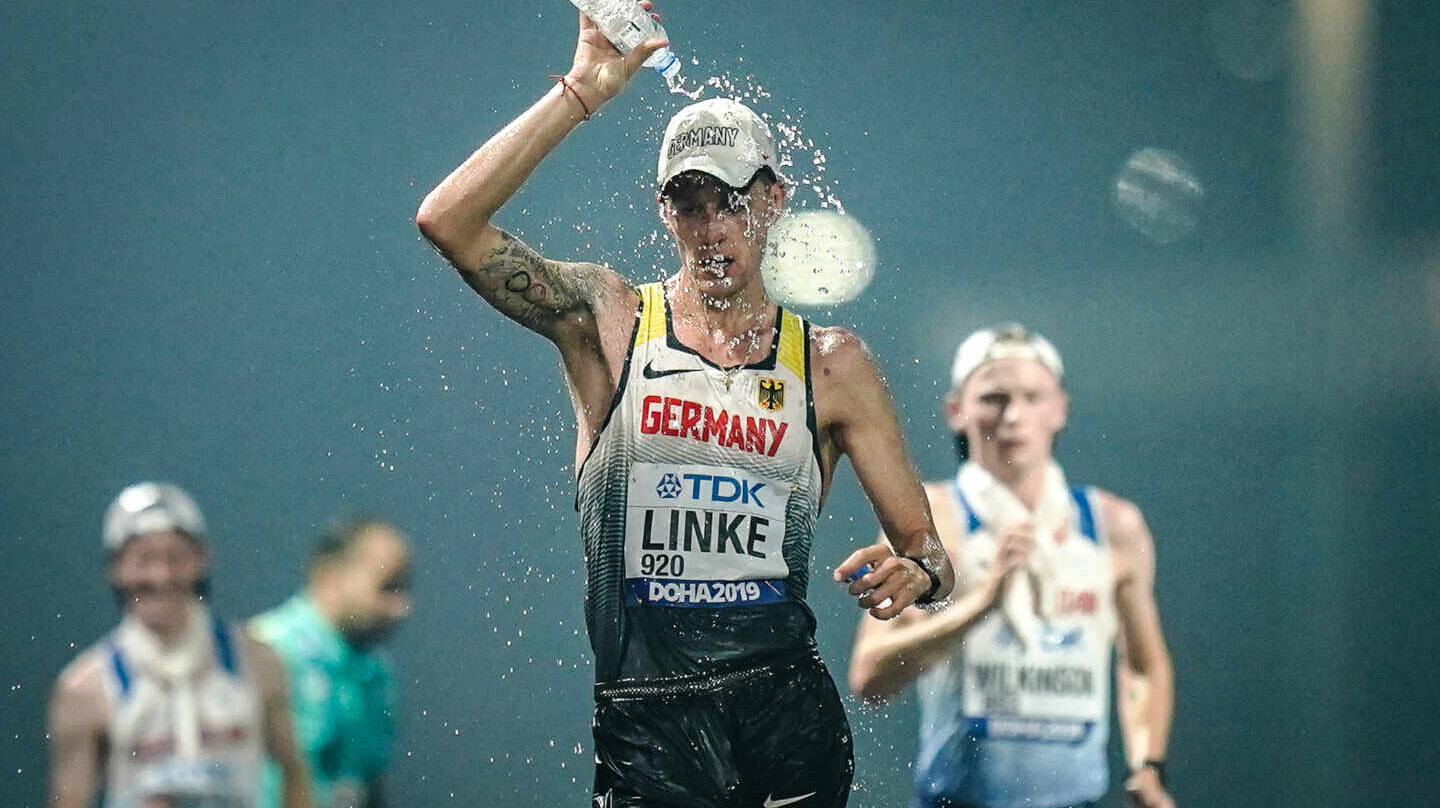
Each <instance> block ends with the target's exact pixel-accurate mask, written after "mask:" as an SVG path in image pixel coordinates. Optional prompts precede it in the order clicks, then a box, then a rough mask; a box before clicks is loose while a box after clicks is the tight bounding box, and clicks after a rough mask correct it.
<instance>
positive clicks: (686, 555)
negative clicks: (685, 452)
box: [625, 463, 790, 607]
mask: <svg viewBox="0 0 1440 808" xmlns="http://www.w3.org/2000/svg"><path fill="white" fill-rule="evenodd" d="M789 500H790V486H789V484H788V483H784V482H779V481H775V480H770V479H767V478H763V477H759V476H756V475H755V474H754V473H752V472H748V471H742V470H740V469H735V468H730V467H726V466H698V465H684V464H670V463H636V464H634V466H633V467H632V468H631V471H630V488H629V499H628V507H627V512H626V521H625V602H626V603H627V604H630V605H651V606H689V607H697V606H705V607H715V606H747V605H755V604H765V603H776V602H779V601H782V600H784V599H785V578H786V577H787V576H788V575H789V574H790V569H789V567H788V566H787V565H786V564H785V557H784V553H783V552H782V545H783V544H784V540H785V512H786V506H787V504H788V503H789Z"/></svg>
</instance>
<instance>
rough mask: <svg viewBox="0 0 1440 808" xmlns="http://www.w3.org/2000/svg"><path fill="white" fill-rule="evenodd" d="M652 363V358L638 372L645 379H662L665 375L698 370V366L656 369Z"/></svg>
mask: <svg viewBox="0 0 1440 808" xmlns="http://www.w3.org/2000/svg"><path fill="white" fill-rule="evenodd" d="M654 365H655V360H654V359H651V360H650V361H649V362H646V363H645V367H644V368H642V369H641V370H640V374H641V375H642V376H644V377H645V378H647V379H663V378H665V377H666V376H674V375H675V374H677V373H696V372H698V371H699V370H700V368H675V369H673V370H656V369H655V367H654Z"/></svg>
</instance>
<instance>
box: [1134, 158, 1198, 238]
mask: <svg viewBox="0 0 1440 808" xmlns="http://www.w3.org/2000/svg"><path fill="white" fill-rule="evenodd" d="M1204 200H1205V187H1204V186H1203V185H1201V184H1200V180H1199V178H1198V177H1197V176H1196V175H1195V171H1194V169H1192V168H1191V167H1190V164H1189V163H1186V162H1185V161H1184V160H1183V159H1181V157H1180V156H1179V155H1177V154H1175V153H1173V152H1169V151H1166V150H1164V149H1156V148H1150V147H1147V148H1144V149H1141V150H1139V151H1137V152H1135V153H1134V154H1132V155H1130V159H1128V160H1126V161H1125V166H1124V167H1123V168H1121V169H1120V173H1119V174H1118V175H1117V176H1116V177H1115V199H1114V201H1115V211H1116V212H1117V213H1118V214H1119V215H1120V218H1121V219H1123V220H1124V221H1125V223H1126V224H1128V225H1130V226H1131V227H1133V228H1135V230H1136V231H1138V232H1139V233H1140V234H1141V235H1143V236H1145V237H1146V238H1148V239H1150V240H1151V241H1153V242H1155V243H1157V244H1175V243H1177V242H1180V241H1183V240H1185V239H1186V238H1188V237H1189V236H1190V235H1191V234H1192V233H1194V232H1195V228H1196V227H1198V226H1199V224H1200V205H1201V203H1202V202H1204Z"/></svg>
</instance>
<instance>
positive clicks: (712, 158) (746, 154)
mask: <svg viewBox="0 0 1440 808" xmlns="http://www.w3.org/2000/svg"><path fill="white" fill-rule="evenodd" d="M779 165H780V155H779V154H778V153H777V152H776V150H775V139H774V138H772V137H771V136H770V127H769V126H766V125H765V121H763V120H761V119H760V116H759V115H756V114H755V111H754V110H752V109H750V108H749V107H747V106H745V105H744V104H742V103H740V102H739V101H736V100H735V99H733V98H710V99H707V100H705V101H701V102H699V103H697V104H691V105H690V106H688V107H686V108H684V109H682V110H680V111H679V112H677V113H675V117H673V118H671V119H670V124H669V125H668V126H666V127H665V139H664V140H662V141H661V142H660V164H659V170H658V171H657V178H658V180H659V183H660V187H661V188H662V189H663V188H664V187H665V183H667V182H669V181H670V180H672V179H674V178H675V176H676V175H677V174H680V173H681V172H684V171H703V172H705V173H706V174H709V175H710V176H712V177H715V178H716V179H718V180H720V181H721V182H723V183H725V184H726V185H729V186H730V187H732V188H743V187H745V186H746V185H748V184H749V183H750V178H751V177H753V176H755V172H756V171H759V170H760V168H761V167H762V166H769V168H770V170H771V171H773V172H775V176H776V177H777V178H778V177H779V176H780V168H779Z"/></svg>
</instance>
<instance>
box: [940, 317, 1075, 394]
mask: <svg viewBox="0 0 1440 808" xmlns="http://www.w3.org/2000/svg"><path fill="white" fill-rule="evenodd" d="M1010 357H1019V358H1021V359H1034V360H1035V361H1036V362H1039V363H1040V364H1042V365H1044V366H1045V367H1046V368H1047V369H1048V370H1049V371H1050V372H1051V373H1054V374H1055V378H1057V379H1060V380H1061V381H1063V380H1064V379H1065V365H1064V363H1063V362H1061V361H1060V352H1059V351H1057V350H1055V346H1054V345H1051V344H1050V340H1048V339H1045V338H1044V337H1042V336H1040V335H1039V334H1036V333H1033V332H1031V331H1027V330H1026V329H1025V326H1023V325H1020V324H1019V323H1001V324H1000V325H995V326H991V327H989V328H982V329H980V330H979V331H976V332H975V333H973V334H971V335H970V336H968V337H966V338H965V341H964V342H962V343H960V347H959V348H957V349H956V350H955V364H954V365H952V366H951V368H950V386H951V387H952V388H954V389H956V390H959V389H960V388H961V387H962V386H963V385H964V384H965V380H966V379H968V378H970V374H971V373H974V372H975V370H976V368H979V367H980V366H981V365H983V364H985V363H986V362H993V361H994V360H996V359H1007V358H1010Z"/></svg>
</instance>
